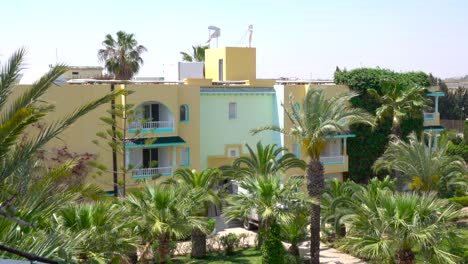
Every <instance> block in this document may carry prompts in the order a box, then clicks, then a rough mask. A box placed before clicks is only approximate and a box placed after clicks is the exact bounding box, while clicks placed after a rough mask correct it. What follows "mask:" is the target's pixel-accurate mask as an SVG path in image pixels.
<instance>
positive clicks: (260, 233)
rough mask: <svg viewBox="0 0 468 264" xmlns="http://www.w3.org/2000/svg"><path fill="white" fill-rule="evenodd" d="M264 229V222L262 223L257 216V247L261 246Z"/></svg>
mask: <svg viewBox="0 0 468 264" xmlns="http://www.w3.org/2000/svg"><path fill="white" fill-rule="evenodd" d="M264 229H265V223H263V222H262V219H261V218H260V217H259V218H258V231H257V249H260V248H262V244H263V235H264Z"/></svg>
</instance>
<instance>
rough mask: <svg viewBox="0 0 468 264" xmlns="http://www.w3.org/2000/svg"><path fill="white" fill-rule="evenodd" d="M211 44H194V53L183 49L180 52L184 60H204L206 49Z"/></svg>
mask: <svg viewBox="0 0 468 264" xmlns="http://www.w3.org/2000/svg"><path fill="white" fill-rule="evenodd" d="M208 48H209V46H202V45H196V46H192V54H189V53H187V52H183V51H181V52H180V54H181V55H182V60H183V61H188V62H193V61H195V62H204V61H205V50H206V49H208Z"/></svg>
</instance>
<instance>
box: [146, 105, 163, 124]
mask: <svg viewBox="0 0 468 264" xmlns="http://www.w3.org/2000/svg"><path fill="white" fill-rule="evenodd" d="M144 108H145V109H144V114H143V115H144V116H143V118H144V119H146V120H148V121H155V122H158V121H159V104H148V105H145V106H144Z"/></svg>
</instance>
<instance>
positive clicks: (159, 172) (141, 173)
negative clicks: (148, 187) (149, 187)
mask: <svg viewBox="0 0 468 264" xmlns="http://www.w3.org/2000/svg"><path fill="white" fill-rule="evenodd" d="M171 175H172V167H157V168H142V169H134V170H132V177H133V178H134V179H145V178H151V177H154V176H171Z"/></svg>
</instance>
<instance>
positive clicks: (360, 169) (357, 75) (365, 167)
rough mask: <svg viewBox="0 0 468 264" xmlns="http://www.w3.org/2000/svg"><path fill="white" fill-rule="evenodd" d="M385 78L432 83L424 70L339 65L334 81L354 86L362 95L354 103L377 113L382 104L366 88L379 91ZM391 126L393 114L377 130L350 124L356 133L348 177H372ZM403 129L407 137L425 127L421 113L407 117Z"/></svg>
mask: <svg viewBox="0 0 468 264" xmlns="http://www.w3.org/2000/svg"><path fill="white" fill-rule="evenodd" d="M384 79H390V80H394V81H397V82H401V83H405V84H407V85H408V86H409V85H414V84H416V85H421V86H424V87H428V86H430V85H431V78H430V76H429V75H427V74H425V73H423V72H407V73H397V72H394V71H391V70H387V69H379V68H375V69H373V68H360V69H355V70H351V71H347V70H344V71H341V70H339V69H337V71H336V72H335V78H334V82H335V83H336V84H345V85H347V86H349V88H350V89H351V90H354V91H356V92H358V93H360V96H358V97H355V98H354V99H353V100H352V101H351V103H352V104H353V105H354V106H356V107H361V108H364V109H366V110H367V111H368V112H370V113H372V114H375V110H376V109H377V108H379V107H380V106H381V104H380V103H379V102H378V101H377V100H376V99H375V98H373V97H371V96H369V95H368V94H367V89H371V88H372V89H375V90H376V91H377V92H379V93H380V92H381V89H382V86H381V82H382V80H384ZM391 126H392V121H391V118H386V119H384V120H382V121H380V122H379V124H378V125H377V127H375V128H374V130H372V129H371V127H370V126H368V125H354V126H352V127H351V133H353V134H355V135H356V137H355V138H350V139H348V140H349V141H348V151H347V152H348V157H349V171H348V175H347V177H348V178H349V179H351V180H353V181H356V182H361V183H365V182H367V181H368V180H369V179H370V178H371V177H372V175H373V172H372V165H373V164H374V162H375V161H376V160H377V158H379V157H380V156H381V155H382V154H383V152H384V150H385V147H386V146H387V144H388V140H389V135H390V132H391ZM401 130H402V134H403V137H406V136H407V135H408V134H409V133H411V131H416V132H417V133H420V132H421V131H423V116H422V113H421V114H420V115H418V116H414V117H409V118H406V119H404V120H403V122H402V124H401Z"/></svg>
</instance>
